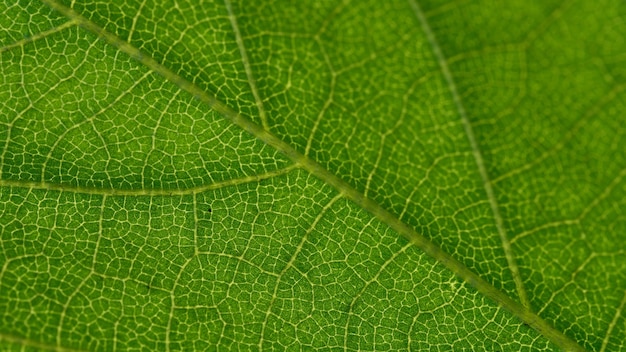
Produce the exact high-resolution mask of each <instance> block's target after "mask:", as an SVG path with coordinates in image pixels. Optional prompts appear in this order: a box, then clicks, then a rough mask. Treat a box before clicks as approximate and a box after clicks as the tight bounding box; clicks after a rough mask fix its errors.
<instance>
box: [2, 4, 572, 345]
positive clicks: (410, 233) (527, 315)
mask: <svg viewBox="0 0 626 352" xmlns="http://www.w3.org/2000/svg"><path fill="white" fill-rule="evenodd" d="M41 1H42V2H43V3H44V4H46V5H48V6H49V7H51V8H52V9H54V10H56V11H58V12H59V13H61V14H62V15H64V16H66V17H67V18H68V19H70V20H71V21H72V22H74V23H77V24H79V25H80V26H81V27H82V28H84V29H86V30H87V31H89V32H92V33H93V34H95V35H97V36H99V37H101V38H103V39H104V40H105V41H106V42H107V43H109V44H110V45H112V46H114V47H115V48H117V49H118V50H119V51H121V52H123V53H125V54H127V55H129V56H130V57H132V58H133V59H135V60H137V61H138V62H140V63H141V64H143V65H145V66H146V67H148V68H149V69H151V70H152V71H154V72H155V73H158V74H160V75H161V76H163V77H164V78H165V79H166V80H168V81H170V82H171V83H173V84H175V85H176V86H178V87H179V88H180V89H181V90H183V91H185V92H187V93H189V94H191V95H192V96H193V97H195V98H196V99H198V100H200V101H201V102H203V103H205V104H207V105H208V106H209V107H210V108H212V109H213V110H215V111H216V112H218V113H219V114H221V115H222V116H223V117H224V118H226V119H227V120H229V121H231V122H232V123H233V124H235V125H237V126H238V127H240V128H241V129H243V130H245V131H246V132H248V133H250V134H251V135H253V136H254V137H256V138H257V139H259V140H261V141H262V142H264V143H265V144H267V145H269V146H271V147H273V148H275V149H276V150H278V151H279V152H281V153H282V154H284V155H285V156H287V157H288V158H289V159H291V160H292V161H293V162H294V164H295V165H296V166H298V167H301V168H303V169H305V170H307V171H308V172H309V173H311V174H312V175H314V176H316V177H317V178H319V179H320V180H322V181H324V182H326V183H327V184H329V185H330V186H332V187H333V188H335V189H336V190H337V191H338V192H339V193H341V194H342V195H343V196H344V197H346V198H347V199H350V200H351V201H353V202H354V203H355V204H357V205H358V206H360V207H361V208H363V209H364V210H366V211H368V212H369V213H371V214H372V215H373V216H375V217H376V218H378V219H379V220H380V221H382V222H383V223H385V224H387V225H388V226H389V227H391V228H392V229H393V230H395V231H396V232H398V233H399V234H401V235H402V236H404V237H406V238H407V239H408V240H409V241H410V242H411V243H413V244H414V245H415V246H417V247H418V248H419V249H421V250H422V251H423V252H425V253H426V254H427V255H429V256H431V257H433V258H434V259H435V260H437V261H438V262H439V263H441V264H442V265H444V266H445V267H446V268H448V269H449V270H451V271H452V272H453V273H454V274H455V275H457V276H458V277H460V278H461V279H463V280H464V281H465V282H467V283H469V284H471V285H472V286H474V287H475V288H476V289H477V290H478V291H479V292H480V293H481V294H483V295H485V296H486V297H488V298H490V299H491V300H493V301H495V302H496V303H498V304H500V305H501V306H502V307H504V308H505V309H506V310H508V311H510V312H511V313H512V314H514V315H515V316H517V317H518V318H519V319H520V320H522V321H523V322H524V323H526V324H527V325H529V326H531V327H533V328H534V329H535V330H537V331H538V332H539V333H540V334H542V335H543V336H545V337H546V338H547V339H549V340H550V341H552V342H553V343H555V344H556V345H558V346H560V347H561V348H563V349H564V350H568V351H582V350H583V349H582V348H581V347H580V346H579V345H578V344H576V342H574V341H573V340H571V339H569V338H568V337H567V336H565V335H564V334H563V333H562V332H560V331H558V330H556V329H555V328H554V327H552V326H551V325H550V324H549V323H548V322H546V321H545V320H543V319H542V318H541V317H539V316H538V315H536V314H535V313H534V312H531V311H529V310H528V309H527V308H526V307H524V306H523V305H522V304H520V303H519V302H517V301H515V300H513V299H511V298H510V297H508V296H507V295H506V294H504V293H503V292H502V291H500V290H498V289H497V288H496V287H494V286H493V285H491V284H490V283H488V282H487V281H485V280H483V279H482V278H481V277H480V276H479V275H478V274H476V273H474V272H473V271H471V270H470V269H468V268H467V267H466V266H465V265H463V264H462V263H461V262H460V261H458V260H457V259H455V258H453V257H452V256H451V255H450V254H448V253H446V252H444V251H443V250H442V249H441V248H439V247H438V246H436V245H435V244H433V243H432V242H431V241H429V240H428V239H427V238H426V237H424V236H423V235H421V234H420V233H418V232H416V231H415V230H414V229H413V228H411V227H409V226H408V225H406V224H405V223H403V222H402V221H400V220H399V219H398V218H397V217H396V216H395V215H393V214H392V213H390V212H389V211H387V210H385V209H384V208H383V207H382V206H380V205H379V204H378V203H376V202H374V201H373V200H371V199H369V198H367V197H365V196H364V195H363V194H362V193H361V192H359V191H358V190H357V189H355V188H354V187H352V186H350V185H349V184H348V183H347V182H345V181H344V180H342V179H341V178H339V177H338V176H336V175H335V174H333V173H331V172H330V171H329V170H327V169H325V168H324V167H323V166H322V165H320V164H318V163H317V162H315V161H313V160H311V159H309V158H308V157H306V156H304V155H303V154H302V153H300V152H298V151H297V150H296V149H294V148H293V147H292V146H290V145H289V144H288V143H286V142H284V141H283V140H281V139H280V138H278V137H276V136H275V135H274V134H272V133H270V132H268V131H267V130H266V129H264V128H263V127H262V126H259V125H257V124H255V123H254V122H252V121H250V120H248V119H247V118H245V117H244V116H242V115H241V114H239V113H238V112H237V111H235V110H233V109H232V108H230V107H229V106H227V105H226V104H224V103H223V102H221V101H219V100H218V99H217V98H216V97H214V96H212V95H210V94H209V93H207V92H205V91H204V90H202V89H201V88H200V87H198V86H197V85H195V84H193V83H192V82H190V81H188V80H186V79H185V78H183V77H181V76H179V75H178V74H177V73H175V72H174V71H172V70H170V69H169V68H167V67H165V66H164V65H162V64H160V63H158V62H157V61H156V60H154V59H153V58H152V57H150V56H147V55H144V54H143V53H141V52H140V51H139V49H137V48H135V47H134V46H132V45H131V44H129V43H128V42H126V41H124V40H122V39H121V38H119V37H117V36H116V35H114V34H112V33H110V32H108V31H106V30H104V29H103V28H102V27H100V26H98V25H97V24H95V23H93V22H91V21H90V20H88V19H86V18H85V17H83V16H81V15H80V14H78V13H77V12H76V11H74V10H73V9H71V8H69V7H67V6H65V5H62V4H60V3H58V2H57V1H55V0H41ZM444 74H445V72H444ZM457 99H458V95H457ZM457 107H458V106H457ZM462 116H463V115H462ZM468 137H469V136H468ZM474 143H475V142H474ZM483 167H484V166H483ZM14 186H18V184H15V185H14ZM75 191H77V192H79V191H80V189H75Z"/></svg>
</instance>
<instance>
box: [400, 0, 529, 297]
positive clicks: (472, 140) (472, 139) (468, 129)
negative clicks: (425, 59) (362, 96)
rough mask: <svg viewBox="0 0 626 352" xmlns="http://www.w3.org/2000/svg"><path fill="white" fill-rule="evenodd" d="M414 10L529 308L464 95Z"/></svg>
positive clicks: (421, 16)
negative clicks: (437, 65)
mask: <svg viewBox="0 0 626 352" xmlns="http://www.w3.org/2000/svg"><path fill="white" fill-rule="evenodd" d="M409 3H410V5H411V7H412V8H413V11H414V12H415V16H416V17H417V18H418V20H419V22H420V24H421V25H422V30H423V31H424V33H425V34H426V37H427V38H428V42H429V43H430V45H431V47H432V50H433V53H434V54H435V57H436V59H437V62H438V63H439V67H440V68H441V72H442V73H443V76H444V79H445V80H446V84H447V85H448V89H449V90H450V94H451V95H452V100H453V101H454V105H455V106H456V109H457V113H458V114H459V116H460V117H461V121H462V122H463V127H464V128H465V134H466V135H467V139H468V141H469V144H470V147H471V149H472V154H473V155H474V160H475V161H476V166H477V167H478V172H479V174H480V178H481V179H482V181H483V186H484V188H485V193H486V194H487V198H488V199H489V205H490V206H491V212H492V214H493V217H494V220H495V223H496V228H497V230H498V235H499V236H500V241H501V242H502V248H503V249H504V256H505V257H506V261H507V263H508V265H509V270H511V275H512V276H513V281H514V282H515V287H516V289H517V293H518V295H519V299H520V302H521V303H522V305H524V307H527V308H529V307H530V302H529V301H528V296H527V295H526V290H525V289H524V283H523V282H522V277H521V275H520V273H519V268H518V267H517V263H516V261H515V256H514V254H513V249H512V247H511V243H510V241H509V238H508V236H507V234H506V230H505V229H504V223H503V221H502V215H501V214H500V208H499V205H498V201H497V199H496V197H495V194H494V191H493V186H492V182H491V179H490V178H489V173H488V172H487V168H486V167H485V161H484V159H483V156H482V153H481V152H480V148H479V147H478V143H477V142H476V135H475V134H474V129H473V128H472V124H471V122H470V120H469V118H468V117H467V113H466V111H465V107H464V106H463V103H462V102H461V98H460V96H459V93H458V91H457V88H456V84H455V82H454V78H453V77H452V74H451V73H450V69H449V67H448V63H447V61H446V59H445V57H444V55H443V52H442V51H441V47H440V46H439V42H438V41H437V38H435V35H434V33H433V31H432V30H431V28H430V26H429V25H428V21H426V17H425V16H424V12H423V11H422V9H421V8H420V6H419V4H418V3H417V1H416V0H409Z"/></svg>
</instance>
